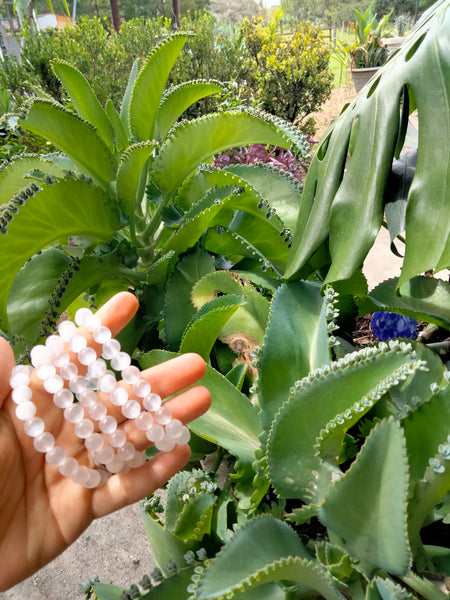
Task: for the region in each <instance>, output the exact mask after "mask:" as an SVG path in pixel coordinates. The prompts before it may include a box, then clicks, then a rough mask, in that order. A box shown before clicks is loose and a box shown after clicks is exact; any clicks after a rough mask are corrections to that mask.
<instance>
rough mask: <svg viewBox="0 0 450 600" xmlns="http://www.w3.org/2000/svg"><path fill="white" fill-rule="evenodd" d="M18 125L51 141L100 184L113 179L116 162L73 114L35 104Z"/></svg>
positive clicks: (87, 125) (39, 102) (90, 128)
mask: <svg viewBox="0 0 450 600" xmlns="http://www.w3.org/2000/svg"><path fill="white" fill-rule="evenodd" d="M20 123H21V125H22V127H23V128H24V129H26V130H27V131H31V132H33V133H37V134H38V135H41V136H42V137H44V138H46V139H48V140H49V141H51V142H52V144H54V145H55V146H56V147H57V148H58V149H59V150H61V151H62V152H64V153H65V154H67V156H69V157H70V158H71V159H72V160H73V162H74V163H75V164H76V165H78V167H79V168H80V169H81V170H82V171H83V172H84V173H88V174H89V175H92V177H94V178H95V179H96V180H97V181H98V182H99V183H100V184H102V185H106V184H108V183H109V182H110V181H112V180H113V179H114V170H115V166H116V161H115V157H114V155H113V154H112V152H111V150H110V148H109V147H108V146H107V145H106V144H105V142H104V141H103V140H102V138H101V137H100V136H99V134H98V133H97V131H96V130H95V128H94V127H93V126H92V125H91V124H90V123H88V122H87V121H84V120H83V119H81V118H80V117H78V116H77V115H75V114H74V113H71V112H70V111H68V110H67V109H65V108H63V107H62V106H59V105H58V104H56V103H54V102H49V101H47V100H35V101H34V102H33V104H32V106H31V107H30V109H29V111H28V113H27V116H26V118H25V119H22V120H21V121H20Z"/></svg>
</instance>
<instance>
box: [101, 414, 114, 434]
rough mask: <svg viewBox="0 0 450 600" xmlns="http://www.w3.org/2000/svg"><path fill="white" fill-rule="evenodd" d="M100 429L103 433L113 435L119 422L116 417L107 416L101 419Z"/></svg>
mask: <svg viewBox="0 0 450 600" xmlns="http://www.w3.org/2000/svg"><path fill="white" fill-rule="evenodd" d="M98 427H99V429H100V431H101V432H102V433H113V432H114V431H115V430H116V429H117V421H116V419H115V418H114V417H111V416H108V415H107V416H106V417H103V419H100V421H99V424H98Z"/></svg>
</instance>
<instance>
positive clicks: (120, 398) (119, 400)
mask: <svg viewBox="0 0 450 600" xmlns="http://www.w3.org/2000/svg"><path fill="white" fill-rule="evenodd" d="M109 399H110V401H111V404H114V405H115V406H123V405H124V404H125V402H126V401H127V400H128V392H127V390H126V389H125V388H123V387H120V386H117V387H116V389H115V390H113V391H112V392H111V393H110V394H109Z"/></svg>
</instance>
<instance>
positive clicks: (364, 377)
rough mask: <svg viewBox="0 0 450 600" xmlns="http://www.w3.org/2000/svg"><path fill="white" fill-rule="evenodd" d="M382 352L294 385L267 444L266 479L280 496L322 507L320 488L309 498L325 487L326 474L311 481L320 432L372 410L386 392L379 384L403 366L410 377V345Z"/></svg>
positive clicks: (361, 355)
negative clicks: (364, 409)
mask: <svg viewBox="0 0 450 600" xmlns="http://www.w3.org/2000/svg"><path fill="white" fill-rule="evenodd" d="M385 346H386V348H387V349H383V350H380V349H379V348H376V347H374V348H368V349H363V350H361V351H359V352H354V353H352V354H348V355H347V356H346V357H345V359H339V360H338V361H337V362H333V363H331V364H330V365H329V366H328V365H326V366H324V367H322V368H320V369H317V370H316V371H314V372H312V373H311V374H310V375H308V376H307V377H305V378H304V379H302V380H300V381H299V382H298V383H296V384H295V386H294V389H296V390H297V391H294V393H293V395H292V396H290V397H289V400H288V401H287V402H286V403H285V404H284V405H283V406H282V407H281V409H280V410H279V412H278V413H277V415H276V417H275V419H274V421H273V424H272V428H271V431H270V436H269V441H268V444H267V448H268V459H269V474H270V478H271V481H272V484H273V485H274V487H275V489H276V490H277V492H278V493H279V494H280V495H282V496H285V497H287V498H298V497H300V498H304V499H305V500H313V501H317V498H316V494H319V497H318V500H319V501H321V499H322V498H321V496H320V493H321V490H323V487H322V488H321V489H318V490H317V491H316V492H315V493H314V492H312V490H314V488H315V487H316V486H317V483H318V482H319V483H321V484H323V485H324V486H326V481H327V474H326V473H321V475H322V480H321V477H320V475H319V477H318V478H317V479H318V481H315V480H314V479H312V476H313V475H314V473H316V474H317V473H318V470H319V469H320V460H319V458H318V457H317V456H316V455H315V450H314V444H315V442H316V438H317V437H318V436H319V433H320V431H321V430H322V429H324V428H325V427H326V425H327V423H329V422H330V421H331V419H334V418H335V417H336V415H339V414H340V413H343V415H344V416H343V417H342V418H343V419H344V421H345V417H346V416H347V415H348V417H349V420H351V419H352V418H354V416H355V415H357V414H358V410H360V409H357V406H358V404H357V403H360V404H359V406H360V407H361V406H362V405H364V404H366V405H369V406H372V405H373V403H374V402H375V397H378V398H380V397H381V396H382V395H383V393H384V391H385V390H384V387H383V384H382V383H381V384H380V382H383V380H384V379H387V378H388V376H391V375H392V374H393V372H394V371H395V369H401V368H402V367H403V365H406V367H404V368H406V369H407V370H408V371H409V370H410V368H411V362H412V360H413V359H414V356H412V355H411V346H410V345H408V344H404V345H403V349H401V348H400V344H394V343H392V344H391V348H389V347H388V346H387V345H385ZM383 348H384V347H383ZM392 379H393V380H394V378H392ZM372 398H373V399H372ZM352 407H353V409H352ZM350 409H352V410H350ZM347 411H348V412H347ZM287 455H288V456H289V457H290V460H289V461H286V460H285V457H286V456H287ZM330 481H331V474H330V473H328V482H330ZM311 494H313V495H311Z"/></svg>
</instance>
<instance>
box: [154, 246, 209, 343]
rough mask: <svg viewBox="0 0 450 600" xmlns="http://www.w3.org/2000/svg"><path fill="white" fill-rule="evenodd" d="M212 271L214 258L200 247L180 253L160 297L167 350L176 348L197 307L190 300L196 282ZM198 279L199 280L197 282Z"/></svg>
mask: <svg viewBox="0 0 450 600" xmlns="http://www.w3.org/2000/svg"><path fill="white" fill-rule="evenodd" d="M211 272H214V260H213V258H212V256H211V255H209V254H208V253H207V252H205V251H202V250H197V251H196V252H195V253H193V254H188V255H187V256H184V257H183V258H182V259H181V260H180V262H179V263H178V264H177V266H176V268H175V270H174V272H173V275H172V276H171V277H170V279H169V281H168V282H167V287H166V294H165V298H164V332H165V336H166V342H167V345H168V347H169V349H170V350H177V349H178V348H179V346H180V342H181V339H182V337H183V333H184V331H185V329H186V327H187V325H188V323H189V322H190V321H191V319H192V318H193V317H194V316H195V314H196V312H197V309H196V308H195V307H194V305H193V303H192V301H191V294H192V293H193V288H194V285H195V284H196V282H197V281H198V280H199V279H200V278H202V277H203V276H204V275H206V274H207V273H211ZM201 280H202V279H200V281H201Z"/></svg>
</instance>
